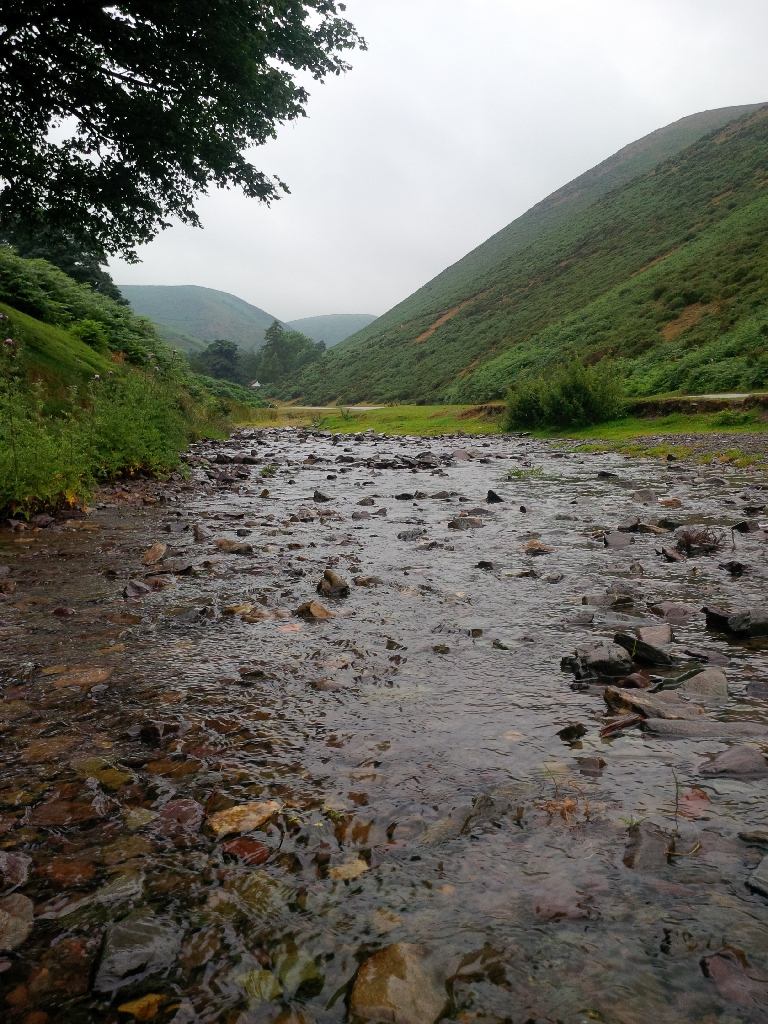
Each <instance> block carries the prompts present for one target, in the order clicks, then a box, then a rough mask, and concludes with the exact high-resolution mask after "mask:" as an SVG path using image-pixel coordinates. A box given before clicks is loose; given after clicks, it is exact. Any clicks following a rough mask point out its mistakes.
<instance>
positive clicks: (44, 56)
mask: <svg viewBox="0 0 768 1024" xmlns="http://www.w3.org/2000/svg"><path fill="white" fill-rule="evenodd" d="M344 9H345V8H344V4H342V3H338V2H336V0H271V2H260V0H114V2H112V3H110V4H105V3H103V2H101V0H14V2H13V3H3V5H2V10H1V11H0V223H3V224H6V225H7V224H12V225H15V229H16V230H17V231H18V230H19V229H20V228H19V226H21V228H22V229H24V228H26V226H31V229H35V230H36V227H35V226H36V225H37V224H39V222H40V219H41V217H42V218H43V219H44V221H45V224H46V226H47V228H48V229H50V230H51V231H53V232H64V233H66V235H67V237H69V238H71V239H74V241H75V242H76V243H77V244H79V245H80V246H81V248H83V249H84V250H85V251H88V252H102V251H103V252H105V253H121V254H122V255H123V256H124V257H126V258H128V259H135V258H136V254H135V246H136V245H137V244H140V243H142V242H146V241H148V240H149V239H151V238H152V237H154V235H155V234H156V233H157V232H158V231H159V230H160V229H161V228H163V227H166V226H168V224H169V218H170V217H176V218H178V219H180V220H181V221H184V222H188V223H191V224H198V223H199V219H198V216H197V214H196V212H195V209H194V202H195V199H196V198H197V197H198V196H199V195H200V194H201V193H203V192H205V191H206V190H207V188H208V187H209V186H210V185H216V186H217V187H220V188H224V187H229V186H232V185H235V186H239V187H241V188H242V189H243V191H244V193H245V194H246V195H247V196H251V197H253V198H256V199H259V200H262V201H265V202H270V201H271V200H274V199H276V198H278V197H279V195H280V193H281V191H287V187H286V186H285V185H284V183H283V182H281V181H280V180H279V179H278V178H275V177H269V176H268V175H267V174H266V173H264V172H263V171H261V170H259V169H258V168H256V167H255V166H254V165H253V164H252V163H250V161H249V160H248V158H247V156H246V155H245V150H247V149H248V148H249V147H251V146H258V145H261V144H263V143H264V142H266V141H267V140H268V139H269V138H271V137H273V136H274V135H275V133H276V127H277V125H278V124H280V123H284V122H287V121H292V120H295V119H296V118H298V117H300V116H302V115H304V113H305V106H306V103H307V100H308V92H307V90H306V88H305V86H304V85H302V84H300V83H299V82H298V81H297V77H296V76H297V74H298V73H302V74H303V75H306V76H309V77H310V78H312V79H315V80H318V81H320V80H322V79H323V78H325V77H326V76H327V75H329V74H336V75H338V74H340V73H341V72H342V71H345V70H347V68H348V65H347V64H346V63H345V61H344V60H343V59H342V56H341V54H342V52H343V51H345V50H348V49H351V48H353V47H355V46H359V47H362V48H364V47H365V43H364V41H363V40H362V39H361V38H360V36H359V35H358V34H357V33H356V31H355V29H354V27H353V26H352V25H351V24H350V22H349V21H347V20H346V19H345V18H343V17H341V16H340V12H343V11H344Z"/></svg>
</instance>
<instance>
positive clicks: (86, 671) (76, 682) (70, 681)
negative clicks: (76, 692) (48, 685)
mask: <svg viewBox="0 0 768 1024" xmlns="http://www.w3.org/2000/svg"><path fill="white" fill-rule="evenodd" d="M113 672H114V669H111V668H80V669H73V670H72V671H71V672H65V673H64V675H63V676H59V678H58V679H56V680H55V681H54V683H53V685H54V687H57V688H58V687H63V686H79V687H80V688H81V689H83V690H87V689H88V688H89V687H91V686H96V684H97V683H105V682H106V681H107V679H109V677H110V676H111V675H112V673H113Z"/></svg>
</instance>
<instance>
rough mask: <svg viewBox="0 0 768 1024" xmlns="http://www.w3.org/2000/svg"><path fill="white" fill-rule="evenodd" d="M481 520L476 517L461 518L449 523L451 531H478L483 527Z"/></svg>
mask: <svg viewBox="0 0 768 1024" xmlns="http://www.w3.org/2000/svg"><path fill="white" fill-rule="evenodd" d="M483 525H484V524H483V521H482V520H481V519H476V518H475V517H474V516H460V517H459V518H458V519H451V520H450V522H449V523H448V529H449V530H478V529H479V528H480V527H481V526H483Z"/></svg>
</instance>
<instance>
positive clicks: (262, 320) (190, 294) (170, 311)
mask: <svg viewBox="0 0 768 1024" xmlns="http://www.w3.org/2000/svg"><path fill="white" fill-rule="evenodd" d="M119 287H120V291H121V292H122V293H123V295H124V296H125V298H126V299H128V301H129V302H130V304H131V306H132V308H133V311H134V312H135V313H137V314H138V315H139V316H146V317H149V319H150V320H151V321H152V322H153V323H154V324H157V325H158V326H159V327H161V328H162V327H165V328H170V329H171V331H172V332H174V333H173V334H171V333H170V332H167V333H166V340H167V341H168V342H169V343H172V344H176V346H177V347H179V348H183V349H185V350H188V351H193V346H192V345H190V344H189V343H186V342H185V336H187V337H189V338H190V339H191V340H192V341H198V340H199V341H202V342H204V343H205V344H208V342H211V341H215V340H216V339H217V338H226V339H227V340H228V341H234V342H235V343H236V344H237V345H239V346H240V348H242V349H245V350H247V351H250V350H251V349H253V348H257V349H258V348H260V347H261V345H262V343H263V341H264V332H265V331H266V330H267V328H268V327H269V326H270V324H271V323H272V322H273V321H274V320H275V317H274V316H272V314H271V313H266V312H265V311H264V310H263V309H259V307H258V306H252V305H251V304H250V302H246V301H245V300H244V299H239V298H238V297H237V296H236V295H230V294H229V292H221V291H218V290H217V289H215V288H201V287H199V286H198V285H193V284H185V285H135V284H132V285H120V286H119ZM197 347H198V349H199V348H202V347H204V346H197Z"/></svg>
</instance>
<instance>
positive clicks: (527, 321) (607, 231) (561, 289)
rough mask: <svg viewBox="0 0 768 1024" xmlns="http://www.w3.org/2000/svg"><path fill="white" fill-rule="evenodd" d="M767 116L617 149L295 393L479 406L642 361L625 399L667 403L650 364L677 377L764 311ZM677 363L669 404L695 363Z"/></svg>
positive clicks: (685, 125)
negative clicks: (569, 359)
mask: <svg viewBox="0 0 768 1024" xmlns="http://www.w3.org/2000/svg"><path fill="white" fill-rule="evenodd" d="M767 113H768V107H766V106H764V105H754V104H753V105H750V106H749V107H736V108H725V109H723V110H719V111H707V112H704V113H702V114H696V115H693V116H692V117H689V118H684V119H683V120H682V121H679V122H676V123H675V124H674V125H670V126H668V127H667V128H664V129H661V130H660V131H659V132H654V133H653V134H652V135H649V136H647V137H646V138H645V139H641V140H639V141H638V142H636V143H633V144H632V145H631V146H628V147H626V148H625V149H624V150H622V151H621V152H620V153H618V154H616V155H615V156H614V157H611V158H610V159H609V160H607V161H604V163H602V164H600V165H599V166H598V167H596V168H594V169H593V170H592V171H589V172H587V173H586V174H584V175H581V176H580V178H577V179H576V180H575V181H574V182H571V183H570V184H569V185H567V186H565V187H564V188H563V189H560V190H559V191H558V192H556V193H554V194H553V195H552V196H550V197H549V198H548V199H546V200H544V201H543V202H542V203H539V204H538V206H536V207H534V208H533V209H532V210H530V211H529V212H528V213H527V214H525V215H524V216H523V217H521V218H519V219H518V220H517V221H515V222H513V223H512V224H511V225H509V226H508V227H507V228H505V229H504V230H503V231H502V232H499V234H497V235H495V236H494V237H493V238H491V239H489V240H488V242H486V243H484V244H483V245H482V246H480V247H479V248H478V249H476V250H474V252H473V253H470V254H469V255H468V256H467V257H465V258H464V260H461V261H460V262H459V263H457V264H455V265H454V266H453V267H450V268H448V270H446V271H444V272H443V273H442V274H441V275H439V276H438V277H437V278H435V279H434V281H432V282H430V283H429V284H428V285H425V286H424V288H422V289H420V290H419V291H418V292H416V293H415V294H414V295H412V296H411V297H410V298H409V299H406V300H405V301H404V302H402V303H400V304H399V306H396V307H395V308H394V309H393V310H390V311H389V312H388V313H386V314H385V315H384V316H383V317H380V318H379V319H378V320H377V321H376V322H375V323H373V324H372V325H370V326H369V327H367V328H365V329H364V330H362V331H360V332H359V333H358V334H357V335H355V336H353V337H352V338H349V339H347V340H346V341H345V342H343V343H342V344H341V345H339V346H338V347H337V348H336V349H335V350H334V351H333V352H332V353H330V354H329V355H328V356H327V357H326V358H325V359H324V360H323V361H322V362H321V363H320V364H317V365H316V366H313V367H312V368H311V369H309V370H307V371H305V373H304V374H303V376H302V377H301V378H300V379H299V380H298V381H296V382H295V386H294V388H293V389H292V392H293V393H296V394H302V395H304V396H305V397H306V398H307V399H308V400H311V401H313V402H327V401H330V400H333V399H335V398H339V397H341V398H343V399H344V400H345V401H351V400H360V399H376V400H379V401H393V400H394V401H402V400H417V401H424V400H441V399H447V400H453V401H458V400H468V401H479V400H483V399H488V398H493V397H499V396H501V395H503V394H504V392H505V391H506V389H507V388H508V386H509V384H510V383H511V381H512V380H513V379H514V376H515V375H516V373H517V372H518V371H519V370H520V369H521V368H525V367H535V366H542V365H546V363H547V362H552V361H556V360H557V359H559V358H563V353H564V352H565V351H566V350H577V351H579V352H581V354H582V355H583V356H585V357H586V358H591V359H596V358H599V357H601V356H603V355H612V356H614V357H619V358H626V359H628V360H633V361H637V360H638V359H639V358H640V357H641V356H642V359H643V361H644V362H643V365H644V366H645V370H643V371H640V370H639V369H637V368H635V369H633V367H634V362H633V363H632V364H631V365H629V364H628V368H629V370H630V373H631V386H632V387H633V388H634V389H635V390H636V391H637V393H644V394H645V393H654V392H656V391H658V390H659V388H662V389H665V390H668V389H669V388H668V387H667V384H668V381H667V378H665V377H664V374H659V373H657V372H656V371H654V370H652V369H651V364H652V363H653V359H654V355H653V353H654V352H659V351H660V350H661V348H662V347H663V346H665V345H668V344H671V345H673V349H674V351H671V350H670V351H669V352H667V353H666V354H665V355H664V356H660V363H666V362H667V361H668V360H669V359H670V358H673V359H675V360H676V361H677V362H680V361H681V359H680V358H678V357H677V356H676V355H675V352H676V351H677V349H679V348H680V345H684V344H687V343H688V341H689V340H691V339H694V338H698V337H699V334H700V332H702V331H704V332H705V333H706V337H707V339H708V340H707V343H708V344H709V343H715V341H716V340H717V339H722V338H724V337H725V334H726V333H727V332H732V331H733V330H735V329H736V328H737V327H738V324H739V323H740V322H741V320H742V319H743V317H744V316H745V315H746V310H747V308H748V309H749V311H750V315H754V314H755V313H756V311H757V308H758V307H759V306H760V305H761V303H762V302H763V301H764V296H763V294H762V291H761V288H762V285H761V283H759V281H758V278H759V277H760V273H759V269H758V271H756V270H755V268H754V267H753V266H752V263H753V259H752V257H751V256H749V255H745V252H746V251H747V250H748V251H749V253H752V252H755V253H756V254H757V255H758V256H759V249H760V245H761V244H762V243H761V232H762V223H763V221H762V214H761V209H762V203H763V198H762V196H763V193H762V192H761V189H762V188H763V186H764V184H765V180H764V179H766V177H768V121H766V114H767ZM726 125H727V126H728V127H725V126H726ZM750 207H753V209H751V210H750V212H746V211H747V209H748V208H750ZM739 214H742V216H739ZM745 246H747V250H745V251H742V250H744V247H745ZM703 252H706V253H707V256H706V259H705V260H704V263H705V264H706V266H704V265H703V264H702V265H700V264H701V260H702V257H701V253H703ZM696 253H698V254H699V255H698V256H697V255H696ZM756 273H757V277H755V274H756ZM667 278H668V280H667ZM732 278H733V280H732ZM697 282H698V283H697ZM697 289H698V290H697ZM748 293H749V298H747V297H746V296H747V294H748ZM742 299H743V302H742ZM601 300H602V304H600V303H601ZM688 307H696V308H688ZM699 307H706V309H704V308H702V309H699ZM681 311H685V312H684V313H682V312H681ZM681 317H682V319H681ZM673 320H674V321H679V322H677V323H676V325H671V324H672V321H673ZM582 321H583V324H582ZM667 324H669V325H670V326H665V325H667ZM707 332H708V333H707ZM747 333H749V332H747ZM630 338H631V340H630ZM678 339H682V340H678ZM696 344H698V342H696ZM728 344H731V342H729V343H726V344H725V348H726V349H728ZM733 344H736V348H739V345H741V344H742V342H741V341H739V342H737V343H733ZM724 351H725V350H724ZM750 351H752V349H750ZM728 352H729V354H728V355H724V356H723V357H722V358H723V359H726V360H729V359H732V357H733V355H734V354H735V350H732V344H731V349H728ZM709 358H712V359H714V358H715V357H714V356H710V357H709ZM718 358H719V357H718ZM752 358H754V357H752V356H747V355H746V354H745V355H744V359H745V360H747V359H752ZM716 361H717V360H716ZM682 362H683V363H684V365H685V366H686V368H687V369H686V371H685V372H682V373H680V374H679V375H678V377H677V378H676V382H675V383H674V384H673V385H672V386H673V387H675V388H679V389H685V388H686V387H687V386H688V385H687V376H690V374H691V373H692V372H693V370H694V364H695V363H696V357H695V353H694V354H693V356H691V355H690V354H689V355H687V356H686V358H685V359H684V360H682ZM707 365H711V366H714V363H712V364H710V363H708V364H707ZM724 372H725V371H724ZM726 375H727V374H726ZM668 376H669V375H668ZM731 376H732V377H733V374H732V375H731ZM699 378H700V379H701V374H699ZM750 386H755V385H754V384H752V385H750Z"/></svg>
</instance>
